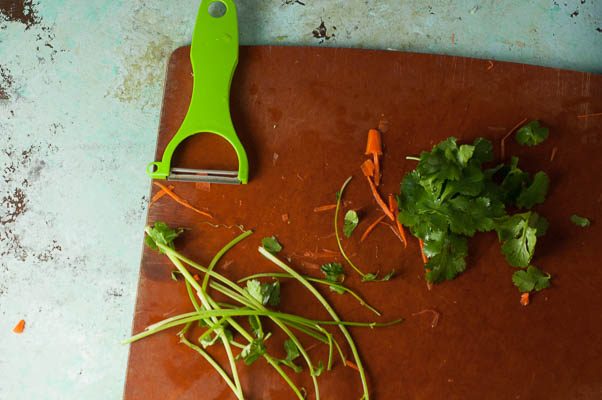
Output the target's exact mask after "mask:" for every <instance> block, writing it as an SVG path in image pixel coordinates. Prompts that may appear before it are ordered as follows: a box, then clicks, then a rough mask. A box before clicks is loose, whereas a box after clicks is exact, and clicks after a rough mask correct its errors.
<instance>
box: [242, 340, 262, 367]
mask: <svg viewBox="0 0 602 400" xmlns="http://www.w3.org/2000/svg"><path fill="white" fill-rule="evenodd" d="M265 352H266V347H265V343H264V342H263V340H262V339H256V340H253V341H252V342H251V343H249V344H248V345H246V346H245V347H244V348H243V349H242V351H241V352H240V355H239V356H238V358H242V359H243V361H244V362H245V364H246V365H251V364H253V363H254V362H255V361H257V360H258V359H259V357H261V356H263V355H264V354H265Z"/></svg>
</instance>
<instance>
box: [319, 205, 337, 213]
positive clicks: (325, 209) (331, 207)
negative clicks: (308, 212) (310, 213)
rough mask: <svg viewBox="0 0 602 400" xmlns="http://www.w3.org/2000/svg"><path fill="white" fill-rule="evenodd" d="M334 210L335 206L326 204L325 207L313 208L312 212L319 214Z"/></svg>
mask: <svg viewBox="0 0 602 400" xmlns="http://www.w3.org/2000/svg"><path fill="white" fill-rule="evenodd" d="M335 208H337V205H336V204H327V205H325V206H319V207H315V208H314V212H315V213H319V212H324V211H330V210H334V209H335Z"/></svg>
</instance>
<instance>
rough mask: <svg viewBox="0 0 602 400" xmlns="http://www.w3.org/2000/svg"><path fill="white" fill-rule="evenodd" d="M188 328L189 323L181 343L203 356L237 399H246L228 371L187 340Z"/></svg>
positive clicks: (182, 335)
mask: <svg viewBox="0 0 602 400" xmlns="http://www.w3.org/2000/svg"><path fill="white" fill-rule="evenodd" d="M188 328H190V323H188V324H187V325H186V327H184V329H182V332H180V335H179V336H180V343H182V344H184V345H186V346H188V347H189V348H191V349H192V350H194V351H196V352H197V353H199V354H200V355H201V356H203V358H204V359H205V360H207V362H208V363H209V364H210V365H211V366H212V367H213V369H215V370H216V371H217V373H218V374H220V375H221V377H222V379H223V380H224V382H226V384H227V385H228V386H229V387H230V389H232V391H233V392H234V394H235V395H236V397H237V398H238V399H244V395H243V393H242V389H241V388H239V387H237V386H236V385H235V384H234V383H233V382H232V379H230V377H229V376H228V373H227V372H226V371H224V369H223V368H222V367H221V366H220V365H219V364H218V363H217V362H216V361H215V360H214V359H213V358H212V357H211V356H210V355H209V354H208V353H207V352H206V351H205V350H203V349H202V348H200V347H199V346H197V345H195V344H193V343H191V342H190V341H189V340H188V339H186V336H185V335H186V332H187V331H188Z"/></svg>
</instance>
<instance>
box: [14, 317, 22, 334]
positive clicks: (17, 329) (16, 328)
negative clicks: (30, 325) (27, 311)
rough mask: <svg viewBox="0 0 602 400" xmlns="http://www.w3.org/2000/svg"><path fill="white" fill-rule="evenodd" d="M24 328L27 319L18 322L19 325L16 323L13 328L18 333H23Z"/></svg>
mask: <svg viewBox="0 0 602 400" xmlns="http://www.w3.org/2000/svg"><path fill="white" fill-rule="evenodd" d="M24 330H25V320H24V319H22V320H21V321H19V322H17V325H15V327H14V328H13V332H14V333H16V334H21V333H23V331H24Z"/></svg>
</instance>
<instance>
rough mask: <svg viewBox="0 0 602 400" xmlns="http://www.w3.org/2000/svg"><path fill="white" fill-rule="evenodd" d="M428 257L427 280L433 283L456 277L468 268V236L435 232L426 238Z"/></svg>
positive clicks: (425, 248)
mask: <svg viewBox="0 0 602 400" xmlns="http://www.w3.org/2000/svg"><path fill="white" fill-rule="evenodd" d="M424 254H425V255H426V256H427V257H428V262H427V264H426V265H425V268H426V269H427V270H428V272H427V273H426V280H427V281H429V282H433V283H438V282H441V281H443V280H445V279H447V280H451V279H454V278H455V277H456V276H457V275H458V274H459V273H461V272H463V271H464V270H465V269H466V260H465V258H466V256H467V255H468V245H467V241H466V238H464V237H462V236H459V235H455V234H452V233H444V232H433V233H431V234H429V235H428V236H427V237H426V238H425V240H424Z"/></svg>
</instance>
